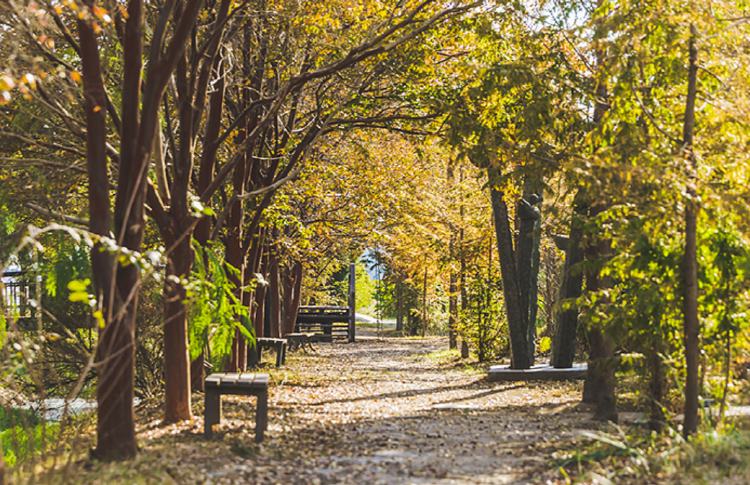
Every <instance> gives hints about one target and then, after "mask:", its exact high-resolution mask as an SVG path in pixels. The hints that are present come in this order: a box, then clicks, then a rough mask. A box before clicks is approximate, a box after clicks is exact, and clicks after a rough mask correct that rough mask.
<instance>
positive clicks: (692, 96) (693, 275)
mask: <svg viewBox="0 0 750 485" xmlns="http://www.w3.org/2000/svg"><path fill="white" fill-rule="evenodd" d="M696 37H697V30H696V29H695V26H691V36H690V48H689V57H688V62H689V65H688V89H687V100H686V103H685V122H684V126H683V133H682V139H683V147H682V151H683V154H684V155H685V157H686V158H687V160H688V162H689V163H690V181H689V183H688V187H687V194H688V200H687V201H686V204H685V259H684V263H683V268H684V271H685V275H684V278H685V299H684V302H683V311H684V326H685V364H686V370H687V376H686V378H685V421H684V422H683V424H682V432H683V435H684V436H685V437H688V436H690V435H691V434H693V433H695V432H696V431H697V429H698V391H699V386H698V384H699V382H698V379H699V369H698V366H699V359H700V323H699V321H698V243H697V233H698V205H697V202H696V199H697V196H696V195H697V191H696V187H695V180H696V178H697V175H696V172H697V168H698V167H697V160H696V158H695V152H694V147H693V133H694V126H695V100H696V98H697V93H698V87H697V80H698V47H697V46H696Z"/></svg>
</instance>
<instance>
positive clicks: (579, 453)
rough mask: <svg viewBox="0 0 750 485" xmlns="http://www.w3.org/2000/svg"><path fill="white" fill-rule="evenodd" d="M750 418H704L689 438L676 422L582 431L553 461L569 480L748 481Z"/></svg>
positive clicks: (567, 481) (575, 482)
mask: <svg viewBox="0 0 750 485" xmlns="http://www.w3.org/2000/svg"><path fill="white" fill-rule="evenodd" d="M747 424H748V423H747V422H746V421H744V422H743V421H735V422H732V423H730V424H727V425H725V426H720V427H718V428H716V429H714V428H712V427H711V426H710V423H704V425H703V427H702V429H701V430H700V431H699V433H697V434H696V435H695V436H693V437H691V438H690V439H688V440H685V439H683V437H682V435H681V434H680V432H679V429H675V428H674V427H670V428H666V429H665V431H664V433H662V434H656V433H653V432H648V431H647V430H645V429H640V428H636V427H634V428H630V429H627V430H625V429H623V428H620V427H615V428H614V431H612V432H608V433H607V432H601V431H600V432H583V433H582V436H583V437H584V441H583V442H582V443H580V442H579V444H578V446H577V449H575V450H568V451H567V452H562V451H561V452H557V453H555V454H554V455H553V466H554V467H555V468H556V469H557V470H558V471H559V473H560V475H562V477H563V478H564V480H565V482H566V483H570V484H583V483H600V484H610V483H623V484H627V483H633V484H635V483H637V484H664V483H680V484H691V485H692V484H695V485H698V484H715V483H723V482H724V481H725V480H729V481H728V482H726V483H750V431H748V429H747Z"/></svg>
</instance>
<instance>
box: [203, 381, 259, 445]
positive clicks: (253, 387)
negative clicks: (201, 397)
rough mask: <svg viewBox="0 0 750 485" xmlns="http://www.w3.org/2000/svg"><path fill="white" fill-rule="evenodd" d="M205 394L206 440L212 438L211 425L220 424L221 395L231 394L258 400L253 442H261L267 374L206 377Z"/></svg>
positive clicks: (204, 428)
mask: <svg viewBox="0 0 750 485" xmlns="http://www.w3.org/2000/svg"><path fill="white" fill-rule="evenodd" d="M205 392H206V406H205V410H204V414H203V416H204V424H203V434H204V436H205V437H206V438H207V439H211V437H212V436H213V425H214V424H219V423H220V422H221V395H222V394H233V395H239V396H255V397H257V398H258V405H257V407H256V411H255V442H256V443H260V442H262V441H263V433H264V432H265V431H266V429H267V428H268V374H254V373H251V372H245V373H237V372H227V373H219V374H211V375H210V376H208V377H206V380H205Z"/></svg>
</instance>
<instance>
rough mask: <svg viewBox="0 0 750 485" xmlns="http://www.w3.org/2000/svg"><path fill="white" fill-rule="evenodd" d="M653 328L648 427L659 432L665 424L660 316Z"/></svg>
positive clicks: (662, 344) (650, 356) (662, 343)
mask: <svg viewBox="0 0 750 485" xmlns="http://www.w3.org/2000/svg"><path fill="white" fill-rule="evenodd" d="M654 326H655V330H654V332H653V333H652V335H651V350H650V355H649V362H650V365H649V367H650V368H651V369H650V371H651V382H650V387H651V406H650V409H651V412H650V417H649V421H648V427H649V429H650V430H651V431H656V432H657V433H661V432H662V430H663V429H664V425H665V424H666V418H665V416H664V407H663V404H662V403H663V401H664V369H663V368H662V363H661V356H660V355H659V354H660V353H661V352H662V349H663V346H664V342H663V340H662V336H661V328H660V327H661V318H658V319H657V321H656V322H654Z"/></svg>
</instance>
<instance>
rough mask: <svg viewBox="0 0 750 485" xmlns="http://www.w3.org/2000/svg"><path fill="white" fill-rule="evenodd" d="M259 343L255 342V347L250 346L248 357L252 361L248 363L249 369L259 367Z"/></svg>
mask: <svg viewBox="0 0 750 485" xmlns="http://www.w3.org/2000/svg"><path fill="white" fill-rule="evenodd" d="M257 349H258V342H255V345H254V346H253V347H250V346H248V347H247V350H248V353H247V356H248V358H249V359H250V362H248V363H247V365H248V366H249V367H251V368H252V367H258V350H257Z"/></svg>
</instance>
